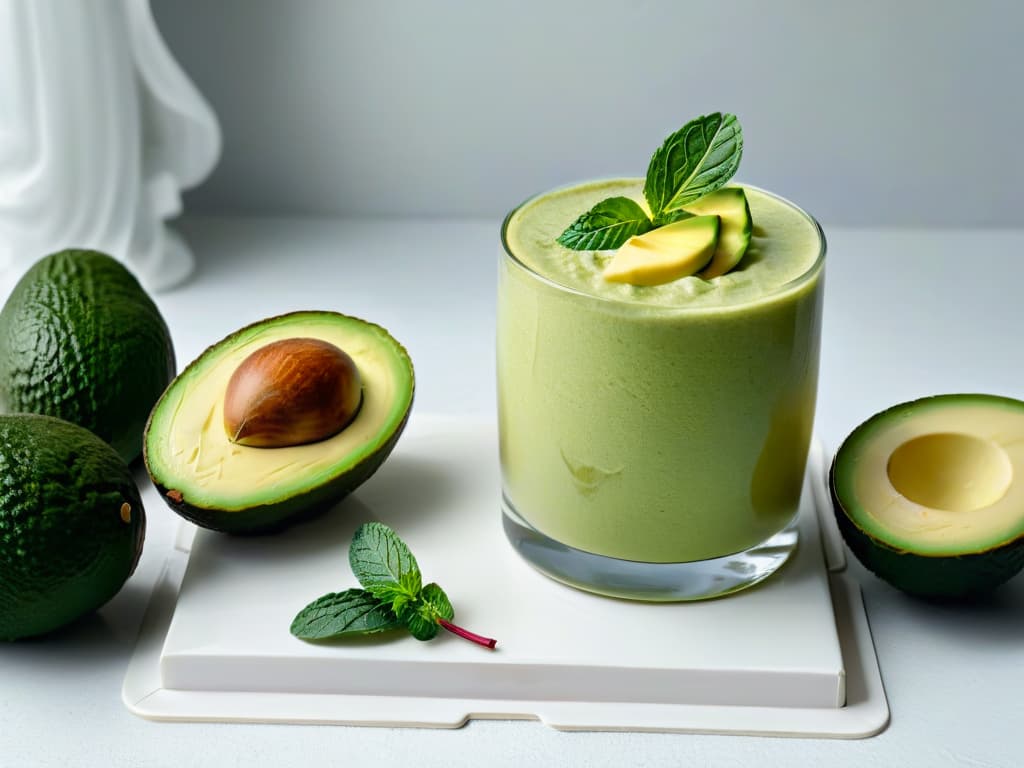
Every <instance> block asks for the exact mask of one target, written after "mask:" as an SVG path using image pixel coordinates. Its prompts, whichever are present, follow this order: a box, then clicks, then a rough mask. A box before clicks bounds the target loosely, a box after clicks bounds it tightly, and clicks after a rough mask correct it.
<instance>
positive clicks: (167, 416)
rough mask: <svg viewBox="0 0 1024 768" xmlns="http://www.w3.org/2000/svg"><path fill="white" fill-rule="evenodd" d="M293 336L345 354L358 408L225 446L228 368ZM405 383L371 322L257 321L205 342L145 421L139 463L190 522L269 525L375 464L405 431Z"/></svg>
mask: <svg viewBox="0 0 1024 768" xmlns="http://www.w3.org/2000/svg"><path fill="white" fill-rule="evenodd" d="M295 338H301V339H320V340H322V341H325V342H327V343H329V344H332V345H334V346H335V347H337V348H339V349H341V350H344V352H346V353H347V354H348V355H349V356H350V357H351V358H352V360H353V361H354V362H355V364H356V367H357V368H358V371H359V375H360V379H361V381H362V403H361V405H360V406H359V411H358V413H357V414H356V416H355V417H354V418H353V419H352V421H351V422H350V423H348V425H347V426H345V427H344V429H342V430H341V431H340V432H338V433H337V434H334V435H333V436H331V437H328V438H326V439H324V440H320V441H318V442H311V443H306V444H303V445H289V446H286V447H279V448H265V447H254V446H248V445H241V444H239V443H236V442H232V440H231V439H230V438H229V436H228V433H227V431H226V429H225V426H224V395H225V391H226V389H227V386H228V382H229V380H230V378H231V376H232V374H233V373H234V372H235V370H236V369H237V368H238V367H239V365H240V364H241V363H242V362H243V361H244V360H245V359H246V358H248V356H249V355H250V354H252V353H253V352H254V351H256V350H258V349H261V348H263V347H265V346H266V345H268V344H271V343H273V342H278V341H282V340H284V339H295ZM414 389H415V380H414V376H413V368H412V362H411V360H410V359H409V355H408V354H407V353H406V351H405V349H404V348H403V347H402V345H401V344H399V343H398V342H397V341H395V339H394V338H392V337H391V335H390V334H389V333H388V332H387V331H386V330H384V329H383V328H381V327H380V326H378V325H374V324H373V323H368V322H366V321H364V320H360V319H358V318H355V317H349V316H347V315H342V314H339V313H336V312H293V313H291V314H286V315H281V316H279V317H273V318H270V319H267V320H261V321H259V322H257V323H253V324H252V325H249V326H246V327H245V328H242V329H241V330H239V331H237V332H236V333H233V334H231V335H230V336H228V337H227V338H225V339H223V340H222V341H220V342H218V343H216V344H214V345H213V346H212V347H210V348H209V349H207V350H206V351H205V352H203V353H202V354H201V355H200V356H199V357H198V358H197V359H196V360H195V361H194V362H192V363H191V364H190V365H189V366H188V367H187V368H186V369H185V370H184V371H182V372H181V374H180V375H179V376H178V377H177V378H176V379H174V381H172V382H171V384H170V386H168V388H167V390H166V392H164V394H163V396H162V397H161V398H160V400H159V401H158V402H157V404H156V406H155V407H154V408H153V411H152V413H151V414H150V417H149V422H148V423H147V425H146V431H145V437H144V443H143V445H144V457H145V462H146V468H147V470H148V471H149V475H150V477H151V478H152V480H153V483H154V484H155V485H156V487H157V489H158V490H159V491H160V494H161V496H162V497H163V499H164V500H165V501H166V502H167V504H168V505H169V506H170V507H171V508H172V509H173V510H174V511H175V512H177V513H178V514H180V515H182V516H183V517H185V518H186V519H188V520H191V521H192V522H194V523H196V524H197V525H201V526H203V527H206V528H212V529H214V530H219V531H226V532H232V533H254V532H265V531H269V530H274V529H277V528H280V527H283V526H284V525H286V524H288V523H291V522H294V521H296V520H298V519H301V518H304V517H308V516H310V515H312V514H315V513H317V512H319V511H322V510H323V509H326V508H327V507H329V506H331V505H332V504H334V503H335V502H337V501H338V500H339V499H341V498H342V497H343V496H345V495H346V494H348V493H350V492H351V491H353V490H354V489H355V488H356V487H357V486H359V485H360V484H361V483H362V482H364V481H365V480H367V479H368V478H369V477H370V476H371V475H372V474H373V473H374V472H375V471H376V470H377V468H378V467H379V466H380V465H381V464H382V463H383V461H384V460H385V459H386V458H387V456H388V454H390V453H391V450H392V448H394V446H395V443H396V442H397V441H398V437H399V435H400V434H401V433H402V430H403V429H404V428H405V424H406V420H407V419H408V417H409V411H410V408H411V407H412V401H413V393H414Z"/></svg>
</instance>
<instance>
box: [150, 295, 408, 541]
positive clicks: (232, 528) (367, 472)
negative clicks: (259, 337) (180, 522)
mask: <svg viewBox="0 0 1024 768" xmlns="http://www.w3.org/2000/svg"><path fill="white" fill-rule="evenodd" d="M301 315H336V316H339V317H345V318H346V319H349V320H358V321H359V322H361V323H364V324H366V325H371V326H375V324H373V323H368V322H367V321H365V320H359V318H352V317H348V316H344V315H340V314H339V313H336V312H326V311H299V312H292V313H289V314H286V315H278V316H276V317H270V318H266V319H264V320H259V321H257V322H255V323H252V324H250V325H247V326H245V327H243V328H240V329H239V330H237V331H235V332H234V333H232V334H231V335H229V336H227V337H226V338H224V339H222V340H221V341H219V342H217V343H215V344H212V345H211V346H210V347H208V348H207V349H206V350H205V351H204V352H203V353H202V354H200V355H199V357H197V358H196V359H195V360H193V361H192V362H191V363H190V364H189V365H188V366H186V367H185V369H184V370H183V371H182V372H181V373H180V374H178V377H177V378H178V379H187V378H188V377H189V376H190V375H191V373H192V370H193V368H194V367H195V366H196V365H198V364H199V362H200V361H201V360H202V359H203V357H204V356H205V355H206V354H207V353H209V352H211V351H213V350H214V349H217V348H220V347H222V346H224V345H231V344H232V343H233V341H234V340H235V339H237V338H239V337H242V336H244V334H245V333H246V332H247V331H249V330H250V329H252V328H253V327H256V326H259V325H262V324H264V323H274V322H275V321H278V320H282V319H285V318H289V317H295V316H301ZM375 327H376V328H377V329H378V330H380V331H382V332H383V334H384V335H385V336H386V337H387V338H388V339H389V340H390V344H391V347H392V349H393V351H394V353H395V354H396V355H397V356H398V357H399V358H400V359H401V360H402V362H403V363H404V365H405V369H406V371H407V375H408V377H409V381H408V397H407V402H406V404H405V412H404V414H403V416H402V419H401V422H400V423H399V424H398V425H397V426H396V427H395V429H394V431H393V432H392V433H391V434H390V435H388V436H387V437H386V438H385V439H384V440H383V441H382V442H381V443H380V445H379V447H378V448H377V449H376V450H375V451H373V452H372V453H371V454H369V455H368V456H366V457H365V458H364V459H363V460H362V461H361V462H359V463H358V464H354V465H352V466H351V467H348V468H346V469H344V471H342V472H340V473H339V474H338V475H337V476H336V477H334V478H333V479H332V480H330V481H328V482H326V483H323V484H322V485H319V486H316V487H313V488H310V489H309V490H307V491H305V492H303V493H301V494H297V495H295V496H293V497H291V498H288V499H283V500H281V501H278V502H275V503H273V504H260V505H254V506H250V507H244V508H242V509H233V510H224V509H217V508H211V507H203V506H198V505H195V504H192V503H190V502H189V500H188V499H187V498H185V497H184V496H182V495H181V494H180V493H179V492H177V490H176V489H174V488H172V487H170V486H169V485H168V482H169V481H165V478H164V477H163V474H162V472H161V468H160V467H159V466H158V465H157V463H156V462H155V461H154V460H153V458H152V456H151V455H150V452H149V450H148V445H149V442H150V440H151V439H152V437H153V435H154V434H155V433H153V417H154V416H155V415H156V413H157V412H158V411H159V410H160V408H161V406H162V405H163V404H164V401H165V399H166V398H167V396H168V394H169V393H170V391H171V389H172V387H173V384H174V383H175V382H176V381H177V379H175V382H172V385H171V386H168V387H167V389H166V390H165V391H164V393H163V395H162V396H161V397H160V399H159V400H158V401H157V403H156V405H155V406H153V410H152V412H151V413H150V416H149V420H148V421H147V423H146V428H145V433H144V439H143V460H144V463H145V466H146V471H147V472H148V473H149V478H150V480H151V481H152V482H153V485H154V486H156V489H157V491H158V492H159V493H160V496H161V498H162V499H163V500H164V502H165V503H166V504H167V506H169V507H170V508H171V509H172V510H174V511H175V512H176V513H178V514H179V515H181V516H182V517H183V518H185V519H186V520H188V521H189V522H192V523H195V524H196V525H198V526H200V527H202V528H208V529H210V530H213V531H219V532H221V533H228V534H237V535H262V534H271V533H276V532H278V531H281V530H283V529H285V528H288V527H289V526H291V525H294V524H296V523H299V522H302V521H303V520H308V519H311V518H313V517H316V516H317V515H320V514H323V513H324V512H326V511H327V510H328V509H330V508H331V507H333V506H335V505H336V504H338V503H339V502H340V501H341V500H342V499H344V498H345V497H346V496H347V495H348V494H350V493H351V492H352V491H354V490H355V489H356V488H358V487H359V486H360V485H362V484H363V483H364V482H366V481H367V480H369V479H370V477H371V476H372V475H373V474H374V473H375V472H376V471H377V470H378V469H379V468H380V466H381V465H382V464H383V463H384V461H385V460H386V459H387V458H388V456H390V455H391V452H392V450H394V447H395V445H396V444H397V443H398V439H399V438H400V437H401V436H402V432H403V431H404V430H405V427H406V424H407V423H408V421H409V414H410V413H411V412H412V404H413V400H414V399H415V394H416V377H415V372H414V368H413V364H412V359H411V358H410V357H409V353H408V351H407V350H406V349H405V347H403V346H402V345H401V344H400V343H399V342H398V341H397V340H395V339H394V337H392V336H391V334H389V333H388V332H387V331H386V329H384V328H381V327H380V326H375ZM357 418H358V416H357ZM259 450H276V449H273V448H269V449H259Z"/></svg>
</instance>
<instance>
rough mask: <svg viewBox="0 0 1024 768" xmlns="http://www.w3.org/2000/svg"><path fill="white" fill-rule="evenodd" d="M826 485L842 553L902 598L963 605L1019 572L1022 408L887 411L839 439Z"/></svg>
mask: <svg viewBox="0 0 1024 768" xmlns="http://www.w3.org/2000/svg"><path fill="white" fill-rule="evenodd" d="M830 485H831V490H832V497H833V501H834V507H835V514H836V518H837V520H838V522H839V528H840V530H841V531H842V533H843V536H844V538H845V539H846V542H847V544H848V545H849V546H850V549H851V550H852V551H853V553H854V554H855V555H856V556H857V558H858V559H859V560H860V561H861V562H862V563H863V564H864V565H865V566H866V567H867V568H869V569H870V570H872V571H874V573H875V574H876V575H878V576H879V577H881V578H882V579H885V580H886V581H888V582H889V583H890V584H892V585H893V586H895V587H898V588H899V589H902V590H903V591H905V592H908V593H911V594H915V595H919V596H922V597H929V598H967V597H971V596H974V595H979V594H983V593H985V592H988V591H990V590H992V589H994V588H995V587H997V586H998V585H1000V584H1002V583H1003V582H1005V581H1006V580H1008V579H1010V578H1011V577H1013V576H1014V575H1015V574H1016V573H1018V572H1019V571H1020V570H1021V569H1022V568H1024V402H1021V401H1019V400H1013V399H1010V398H1005V397H998V396H995V395H974V394H964V395H938V396H936V397H929V398H924V399H921V400H915V401H913V402H909V403H903V404H901V405H897V406H894V407H893V408H890V409H889V410H886V411H883V412H882V413H879V414H877V415H875V416H873V417H872V418H870V419H868V420H867V421H866V422H864V423H863V424H861V425H860V426H859V427H858V428H857V429H856V430H854V431H853V432H852V433H851V434H850V436H849V437H848V438H847V439H846V440H845V442H844V443H843V445H842V446H841V447H840V449H839V451H838V452H837V453H836V456H835V460H834V461H833V463H832V470H831V476H830Z"/></svg>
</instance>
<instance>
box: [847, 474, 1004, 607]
mask: <svg viewBox="0 0 1024 768" xmlns="http://www.w3.org/2000/svg"><path fill="white" fill-rule="evenodd" d="M835 471H836V462H835V461H833V462H832V468H831V470H830V472H829V489H830V491H831V493H832V508H833V511H834V512H835V516H836V521H837V522H838V524H839V530H840V532H841V533H842V535H843V538H844V539H845V540H846V544H847V546H849V548H850V551H851V552H853V554H854V555H856V557H857V559H858V560H860V562H861V563H862V564H863V565H864V567H865V568H867V569H868V570H870V571H871V572H872V573H874V574H875V575H876V576H878V577H879V578H881V579H882V580H884V581H886V582H888V583H889V584H891V585H892V586H894V587H896V588H897V589H900V590H902V591H904V592H906V593H908V594H911V595H915V596H917V597H922V598H926V599H929V600H968V599H971V598H975V597H979V596H981V595H985V594H988V593H990V592H991V591H992V590H993V589H995V588H996V587H998V586H999V585H1000V584H1003V583H1004V582H1006V581H1008V580H1009V579H1011V578H1012V577H1014V576H1015V575H1016V574H1017V573H1019V572H1020V571H1021V570H1022V569H1024V538H1019V539H1017V540H1015V541H1012V542H1007V543H1006V544H1003V545H1001V546H999V547H996V548H994V549H990V550H987V551H985V552H976V553H972V554H968V555H961V556H959V557H948V556H947V557H927V556H924V555H918V554H915V553H913V552H906V551H904V550H900V549H896V548H895V547H892V546H890V545H889V544H886V543H885V542H884V541H881V540H879V539H877V538H875V537H873V536H871V535H870V534H868V533H867V532H865V531H863V530H862V529H861V528H860V527H858V526H857V525H856V524H855V523H854V522H853V520H851V519H850V517H849V516H848V515H847V514H846V511H845V509H844V507H843V503H842V500H841V499H840V498H839V494H838V493H837V492H836V484H835Z"/></svg>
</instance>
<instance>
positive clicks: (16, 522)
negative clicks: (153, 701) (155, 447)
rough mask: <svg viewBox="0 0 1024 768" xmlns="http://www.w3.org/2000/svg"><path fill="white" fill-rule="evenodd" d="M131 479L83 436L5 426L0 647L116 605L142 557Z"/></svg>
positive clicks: (31, 424)
mask: <svg viewBox="0 0 1024 768" xmlns="http://www.w3.org/2000/svg"><path fill="white" fill-rule="evenodd" d="M145 530H146V515H145V510H144V509H143V507H142V499H141V498H140V496H139V490H138V487H137V486H136V485H135V480H134V479H133V477H132V473H131V470H130V469H129V468H128V465H127V464H125V463H124V461H123V460H122V459H121V457H120V456H118V454H117V452H116V451H114V449H113V448H111V447H110V446H109V445H108V444H107V443H105V442H104V441H102V440H100V439H99V438H98V437H96V435H94V434H92V433H91V432H89V431H88V430H86V429H83V428H81V427H79V426H76V425H74V424H70V423H68V422H66V421H62V420H60V419H55V418H52V417H49V416H38V415H33V414H14V415H10V416H0V639H3V640H16V639H19V638H23V637H30V636H34V635H40V634H43V633H46V632H50V631H52V630H54V629H57V628H58V627H61V626H63V625H65V624H67V623H69V622H71V621H73V620H75V619H77V618H78V617H80V616H83V615H85V614H87V613H90V612H92V611H94V610H96V609H97V608H99V607H100V606H101V605H103V604H104V603H106V602H107V601H108V600H109V599H110V598H111V597H113V596H114V595H115V594H116V593H117V592H118V591H119V590H120V589H121V586H122V585H123V584H124V582H125V580H127V578H128V577H129V576H130V575H131V573H132V572H133V571H134V570H135V566H136V564H137V563H138V559H139V556H140V555H141V553H142V544H143V538H144V536H145Z"/></svg>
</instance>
